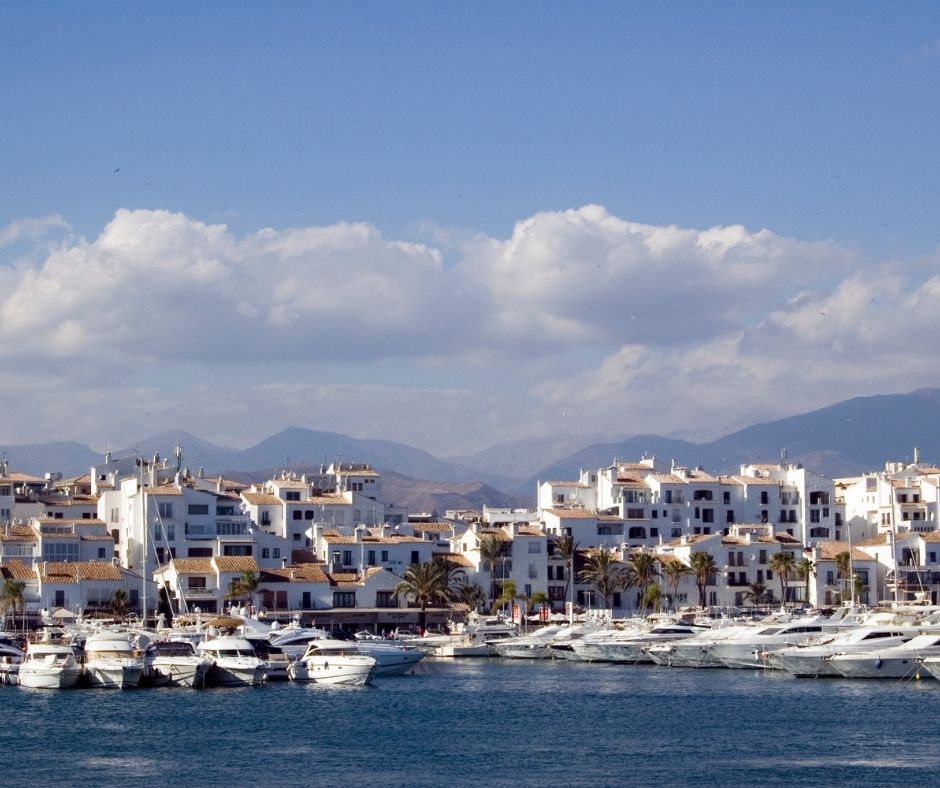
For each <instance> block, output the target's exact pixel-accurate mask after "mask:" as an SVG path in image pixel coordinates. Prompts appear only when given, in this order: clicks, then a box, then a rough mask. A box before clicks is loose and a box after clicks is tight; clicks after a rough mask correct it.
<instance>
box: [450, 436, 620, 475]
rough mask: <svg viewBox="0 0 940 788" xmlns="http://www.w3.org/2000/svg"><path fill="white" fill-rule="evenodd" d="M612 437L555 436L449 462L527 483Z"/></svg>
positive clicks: (499, 446) (502, 445)
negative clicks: (524, 480)
mask: <svg viewBox="0 0 940 788" xmlns="http://www.w3.org/2000/svg"><path fill="white" fill-rule="evenodd" d="M611 439H612V436H603V437H602V436H599V435H553V436H552V437H550V438H528V439H525V440H516V441H507V442H505V443H498V444H496V445H495V446H490V447H489V448H488V449H484V450H483V451H481V452H477V453H476V454H471V455H469V456H466V457H448V458H447V461H448V462H452V463H455V464H457V465H460V466H462V467H466V468H470V469H471V470H474V471H478V472H487V473H491V474H498V475H500V476H503V477H506V478H509V479H518V480H520V481H521V480H522V479H527V478H528V477H530V476H532V475H533V474H535V473H538V471H539V470H540V469H541V468H544V467H545V466H546V465H547V464H549V463H552V462H555V461H557V460H562V459H564V458H566V457H569V456H571V455H572V454H574V453H576V452H578V451H580V450H581V449H583V448H584V447H585V446H589V445H591V444H593V443H598V442H609V441H610V440H611Z"/></svg>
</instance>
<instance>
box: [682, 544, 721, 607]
mask: <svg viewBox="0 0 940 788" xmlns="http://www.w3.org/2000/svg"><path fill="white" fill-rule="evenodd" d="M689 565H690V566H691V567H692V574H694V575H695V585H696V586H698V604H699V607H706V604H705V588H706V587H707V586H708V581H709V580H711V578H712V575H714V574H715V572H717V571H718V564H716V563H715V558H714V556H712V554H711V553H692V555H691V557H690V558H689Z"/></svg>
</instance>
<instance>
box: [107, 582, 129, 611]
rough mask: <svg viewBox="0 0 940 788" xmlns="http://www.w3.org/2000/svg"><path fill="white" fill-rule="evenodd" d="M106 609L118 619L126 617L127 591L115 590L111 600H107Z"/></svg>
mask: <svg viewBox="0 0 940 788" xmlns="http://www.w3.org/2000/svg"><path fill="white" fill-rule="evenodd" d="M108 607H109V608H110V609H111V612H112V613H114V615H116V616H117V617H118V618H123V617H124V616H126V615H127V591H125V590H124V589H123V588H119V589H117V591H115V592H114V593H113V594H111V598H110V599H109V600H108Z"/></svg>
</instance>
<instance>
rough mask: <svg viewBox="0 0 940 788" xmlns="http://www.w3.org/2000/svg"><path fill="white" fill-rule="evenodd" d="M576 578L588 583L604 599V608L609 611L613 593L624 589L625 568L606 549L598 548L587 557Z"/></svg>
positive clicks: (625, 579)
mask: <svg viewBox="0 0 940 788" xmlns="http://www.w3.org/2000/svg"><path fill="white" fill-rule="evenodd" d="M578 578H579V579H580V580H581V582H582V583H590V584H591V585H592V586H594V588H595V589H597V591H598V593H599V594H600V595H601V596H602V597H603V598H604V608H605V609H610V600H611V597H613V595H614V593H616V592H617V591H620V590H621V589H622V588H625V587H626V581H627V568H626V566H625V565H624V564H622V563H620V561H618V560H617V558H616V556H615V555H614V554H613V553H612V552H611V551H610V550H609V549H607V548H606V547H600V548H598V549H597V550H595V551H594V552H592V553H591V555H590V556H589V557H588V559H587V562H586V565H585V567H584V569H583V570H581V573H580V574H579V576H578Z"/></svg>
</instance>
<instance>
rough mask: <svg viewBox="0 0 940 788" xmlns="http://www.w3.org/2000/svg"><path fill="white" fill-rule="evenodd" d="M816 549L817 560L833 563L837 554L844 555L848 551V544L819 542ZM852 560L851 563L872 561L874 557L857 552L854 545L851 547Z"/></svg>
mask: <svg viewBox="0 0 940 788" xmlns="http://www.w3.org/2000/svg"><path fill="white" fill-rule="evenodd" d="M817 547H818V548H819V560H820V561H834V560H835V558H836V556H837V555H839V553H845V552H848V550H849V543H848V542H835V541H833V542H820V543H819V544H818V545H817ZM852 560H853V561H874V560H875V558H874V556H871V555H869V554H868V553H865V552H863V551H861V550H859V549H858V548H857V547H855V546H854V545H853V546H852Z"/></svg>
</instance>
